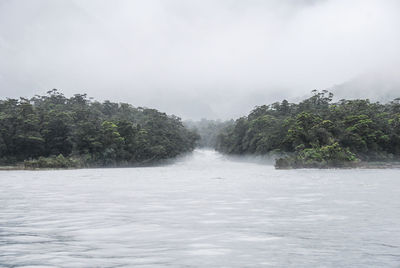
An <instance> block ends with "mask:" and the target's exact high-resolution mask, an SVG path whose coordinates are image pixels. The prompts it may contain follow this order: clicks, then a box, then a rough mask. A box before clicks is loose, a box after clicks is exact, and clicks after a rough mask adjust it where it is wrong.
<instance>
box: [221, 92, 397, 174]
mask: <svg viewBox="0 0 400 268" xmlns="http://www.w3.org/2000/svg"><path fill="white" fill-rule="evenodd" d="M332 97H333V94H332V93H329V92H327V91H322V92H318V91H313V96H312V97H310V98H308V99H306V100H304V101H302V102H300V103H298V104H295V103H289V102H288V101H286V100H284V101H282V102H281V103H279V102H277V103H273V104H271V105H263V106H259V107H256V108H255V109H254V110H253V111H252V112H251V113H250V114H249V115H248V116H247V117H242V118H239V119H237V120H236V121H235V123H234V124H233V125H232V126H229V127H227V128H225V129H224V130H223V131H222V132H221V134H220V135H219V136H218V142H217V146H216V148H217V150H219V151H221V152H223V153H227V154H239V155H241V154H260V155H261V154H271V153H272V154H278V155H283V157H282V158H279V159H277V160H276V164H275V166H276V167H277V168H301V167H319V168H324V167H346V166H356V165H357V163H358V162H360V161H383V160H398V159H399V158H400V99H395V100H393V101H392V102H390V103H387V104H381V103H379V102H376V103H371V102H370V101H369V100H340V101H339V102H337V103H332Z"/></svg>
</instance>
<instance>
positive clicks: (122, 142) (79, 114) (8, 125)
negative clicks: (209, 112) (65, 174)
mask: <svg viewBox="0 0 400 268" xmlns="http://www.w3.org/2000/svg"><path fill="white" fill-rule="evenodd" d="M198 139H199V136H198V135H197V133H196V132H194V131H191V130H189V129H187V128H186V127H184V126H183V123H182V122H181V119H180V118H178V117H176V116H168V115H167V114H165V113H161V112H159V111H157V110H155V109H148V108H141V107H139V108H135V107H133V106H131V105H130V104H127V103H113V102H110V101H104V102H102V103H100V102H98V101H93V100H91V99H90V98H88V97H87V96H86V94H75V95H74V96H73V97H70V98H67V97H65V96H64V95H63V94H62V93H60V92H59V91H58V90H56V89H53V90H51V91H48V92H47V95H45V96H38V95H37V96H34V97H32V98H30V99H27V98H20V99H5V100H0V165H2V166H5V165H22V166H24V167H25V168H68V167H97V166H132V165H147V164H151V163H155V162H159V161H162V160H165V159H169V158H173V157H176V156H178V155H180V154H182V153H186V152H190V151H192V150H193V149H194V148H195V145H196V141H197V140H198Z"/></svg>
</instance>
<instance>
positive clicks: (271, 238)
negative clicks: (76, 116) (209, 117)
mask: <svg viewBox="0 0 400 268" xmlns="http://www.w3.org/2000/svg"><path fill="white" fill-rule="evenodd" d="M0 267H31V268H32V267H37V268H38V267H400V170H399V169H386V170H275V169H274V168H273V166H271V165H261V164H259V163H251V162H240V161H232V160H229V159H226V158H224V157H223V156H221V155H219V154H218V153H216V152H213V151H207V150H197V151H195V153H194V154H193V155H191V156H188V157H186V158H183V159H181V160H180V161H178V162H176V163H175V164H172V165H169V166H162V167H147V168H124V169H85V170H59V171H2V172H0Z"/></svg>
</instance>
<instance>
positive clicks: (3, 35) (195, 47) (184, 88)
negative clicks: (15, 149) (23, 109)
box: [0, 0, 400, 119]
mask: <svg viewBox="0 0 400 268" xmlns="http://www.w3.org/2000/svg"><path fill="white" fill-rule="evenodd" d="M375 75H377V77H379V79H380V80H379V79H378V80H379V81H381V82H386V80H391V79H392V80H393V79H394V82H393V81H389V82H390V83H389V84H390V85H393V86H391V87H390V90H392V91H393V88H394V90H395V91H396V90H397V89H398V92H399V96H400V88H396V86H398V85H400V82H399V83H398V84H397V82H398V81H399V80H400V79H399V77H400V1H398V0H270V1H268V0H265V1H264V0H246V1H244V0H241V1H239V0H198V1H196V0H158V1H157V0H138V1H135V0H126V1H123V0H108V1H102V0H93V1H90V0H0V97H1V98H5V97H19V96H26V97H30V96H33V95H34V94H44V93H45V92H46V91H47V90H49V89H52V88H58V89H60V90H62V92H63V93H64V94H65V95H67V96H70V95H72V94H74V93H88V95H90V96H92V97H94V98H96V99H98V100H105V99H109V100H112V101H122V102H129V103H131V104H133V105H135V106H148V107H153V108H158V109H161V110H162V111H165V112H168V113H173V114H176V115H178V116H181V117H183V118H184V119H187V118H192V119H198V118H201V117H207V118H222V119H226V118H230V117H237V116H241V115H245V114H247V113H248V112H249V110H251V108H252V107H253V106H254V105H261V104H266V103H270V102H274V101H277V100H281V99H282V98H287V99H289V100H297V99H299V98H302V97H304V96H306V95H307V94H309V92H310V91H311V90H312V89H326V88H332V87H333V86H334V85H337V84H342V83H344V84H345V85H346V83H348V81H353V82H352V83H353V84H354V83H356V82H357V81H360V80H362V81H365V80H364V79H363V78H362V77H367V78H368V79H371V77H374V76H375ZM360 77H361V78H360ZM396 79H398V80H396ZM372 80H374V79H372ZM354 81H356V82H354ZM374 83H376V81H375V80H374V81H373V82H372V84H374ZM350 84H351V83H350ZM363 86H364V85H363ZM377 86H378V87H379V83H378V85H377ZM366 87H368V85H367V86H366ZM375 87H376V85H375V84H374V87H373V88H372V91H371V89H369V90H370V92H369V93H368V94H369V97H370V96H371V95H372V96H373V95H374V94H380V90H379V89H375ZM341 88H342V91H343V86H341ZM344 91H347V90H344ZM358 91H360V89H358ZM361 92H362V89H361Z"/></svg>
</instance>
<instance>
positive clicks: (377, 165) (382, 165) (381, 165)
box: [0, 161, 400, 172]
mask: <svg viewBox="0 0 400 268" xmlns="http://www.w3.org/2000/svg"><path fill="white" fill-rule="evenodd" d="M168 162H169V161H161V163H160V162H159V163H157V164H155V163H153V164H147V165H146V164H144V165H143V164H142V165H132V166H92V167H90V166H88V167H69V168H51V167H49V168H45V167H43V168H30V167H25V166H21V165H15V166H10V165H8V166H0V172H1V171H24V170H25V171H45V170H77V169H104V168H143V167H159V166H164V165H168V164H170V163H168ZM268 165H269V164H268ZM275 169H277V170H291V169H400V162H377V161H374V162H360V163H357V164H355V165H351V166H343V167H335V166H331V167H330V166H326V167H307V166H304V167H287V168H276V167H275Z"/></svg>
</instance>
